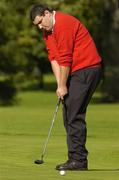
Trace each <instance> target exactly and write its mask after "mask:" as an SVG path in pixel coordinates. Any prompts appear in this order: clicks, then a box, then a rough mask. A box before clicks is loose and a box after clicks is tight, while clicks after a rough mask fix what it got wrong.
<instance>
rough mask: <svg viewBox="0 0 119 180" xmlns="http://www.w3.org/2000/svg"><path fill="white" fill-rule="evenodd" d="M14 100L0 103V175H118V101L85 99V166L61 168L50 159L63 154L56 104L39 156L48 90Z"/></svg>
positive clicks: (51, 97)
mask: <svg viewBox="0 0 119 180" xmlns="http://www.w3.org/2000/svg"><path fill="white" fill-rule="evenodd" d="M19 98H20V99H21V101H20V104H19V105H17V106H13V107H1V108H0V115H1V117H0V180H36V179H41V180H55V179H57V180H59V179H67V180H73V179H75V180H79V179H80V180H117V179H119V121H118V119H119V111H118V109H119V104H110V105H109V104H95V105H94V104H90V105H89V108H88V113H87V120H86V121H87V127H88V138H87V148H88V150H89V157H88V158H89V171H83V172H79V171H78V172H66V175H65V176H63V177H61V176H60V175H59V173H58V172H57V171H56V170H55V169H54V168H55V165H56V164H58V163H60V162H63V161H65V160H66V159H67V149H66V144H65V131H64V127H63V122H62V114H61V107H60V110H59V112H58V116H57V120H56V122H55V127H54V129H53V131H52V136H51V139H50V142H49V144H48V149H47V154H46V156H45V163H44V164H42V165H36V164H34V163H33V162H34V160H35V159H37V158H40V155H41V151H42V145H43V143H44V141H45V140H46V137H47V133H48V129H49V126H50V124H51V120H52V117H53V114H54V111H55V107H56V103H57V98H56V97H55V94H54V93H52V92H50V93H49V92H47V91H46V92H41V91H40V92H24V93H21V94H19Z"/></svg>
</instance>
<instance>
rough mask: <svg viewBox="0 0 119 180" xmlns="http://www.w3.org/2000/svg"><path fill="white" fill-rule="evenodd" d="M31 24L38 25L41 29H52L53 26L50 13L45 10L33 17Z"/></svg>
mask: <svg viewBox="0 0 119 180" xmlns="http://www.w3.org/2000/svg"><path fill="white" fill-rule="evenodd" d="M33 24H34V25H36V26H38V28H39V29H41V30H45V31H52V28H53V17H52V13H51V12H49V11H47V10H46V11H45V12H44V15H42V16H36V17H35V19H34V21H33Z"/></svg>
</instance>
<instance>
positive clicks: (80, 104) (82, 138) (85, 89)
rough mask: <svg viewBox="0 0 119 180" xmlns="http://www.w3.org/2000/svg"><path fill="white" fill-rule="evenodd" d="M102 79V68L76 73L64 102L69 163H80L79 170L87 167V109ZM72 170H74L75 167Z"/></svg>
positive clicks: (73, 75)
mask: <svg viewBox="0 0 119 180" xmlns="http://www.w3.org/2000/svg"><path fill="white" fill-rule="evenodd" d="M100 77H101V69H100V68H88V69H84V70H79V71H76V72H75V73H73V74H72V75H71V77H70V79H69V83H68V89H69V92H68V96H67V97H66V98H65V101H64V109H63V115H64V125H65V128H66V132H67V146H68V158H69V161H77V162H78V166H77V165H76V168H77V169H78V168H79V169H81V168H86V167H87V155H88V151H87V150H86V147H85V144H86V135H87V129H86V121H85V116H86V109H87V105H88V104H89V101H90V99H91V97H92V94H93V92H94V91H95V89H96V87H97V85H98V83H99V80H100ZM70 168H72V169H73V166H71V167H70ZM74 169H75V167H74Z"/></svg>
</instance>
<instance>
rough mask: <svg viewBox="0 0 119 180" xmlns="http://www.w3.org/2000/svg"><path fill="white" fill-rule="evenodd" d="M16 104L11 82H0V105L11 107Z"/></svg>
mask: <svg viewBox="0 0 119 180" xmlns="http://www.w3.org/2000/svg"><path fill="white" fill-rule="evenodd" d="M15 102H16V88H15V86H14V83H13V81H12V80H9V79H8V80H5V81H0V105H4V106H6V105H12V104H14V103H15Z"/></svg>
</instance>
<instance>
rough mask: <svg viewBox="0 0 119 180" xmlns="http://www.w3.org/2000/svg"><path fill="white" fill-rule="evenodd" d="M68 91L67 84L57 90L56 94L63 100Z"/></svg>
mask: <svg viewBox="0 0 119 180" xmlns="http://www.w3.org/2000/svg"><path fill="white" fill-rule="evenodd" d="M67 93H68V90H67V87H66V86H60V87H58V88H57V90H56V94H57V96H58V98H60V99H61V100H64V96H65V95H66V94H67Z"/></svg>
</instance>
